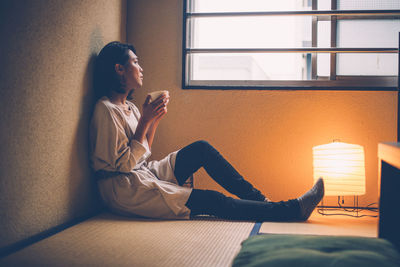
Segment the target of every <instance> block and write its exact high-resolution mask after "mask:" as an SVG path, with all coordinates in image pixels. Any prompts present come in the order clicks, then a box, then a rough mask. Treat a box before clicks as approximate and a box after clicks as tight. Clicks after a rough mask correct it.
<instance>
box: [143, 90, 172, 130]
mask: <svg viewBox="0 0 400 267" xmlns="http://www.w3.org/2000/svg"><path fill="white" fill-rule="evenodd" d="M168 102H169V95H168V94H167V93H164V94H163V95H161V96H160V97H159V98H157V99H156V100H154V101H153V102H151V103H150V95H148V96H147V97H146V100H145V101H144V104H143V114H142V120H144V122H146V123H151V122H152V121H153V120H155V119H156V118H158V117H159V116H160V115H161V114H163V113H165V112H166V111H167V105H168Z"/></svg>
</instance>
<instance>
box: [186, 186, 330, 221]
mask: <svg viewBox="0 0 400 267" xmlns="http://www.w3.org/2000/svg"><path fill="white" fill-rule="evenodd" d="M323 196H324V183H323V180H322V179H320V180H318V181H317V182H316V183H315V185H314V186H313V187H312V188H311V189H310V190H309V191H308V192H307V193H305V194H304V195H302V196H301V197H299V198H297V199H292V200H289V201H281V202H264V201H253V200H243V199H234V198H231V197H227V196H225V195H223V194H221V193H219V192H217V191H212V190H198V189H193V191H192V193H191V194H190V197H189V199H188V201H187V203H186V206H187V207H188V208H189V209H190V211H191V215H192V216H195V215H200V214H206V215H214V216H217V217H220V218H223V219H228V220H250V221H305V220H307V219H308V218H309V217H310V215H311V213H312V212H313V210H314V209H315V207H316V206H317V204H318V203H319V202H320V201H321V199H322V197H323Z"/></svg>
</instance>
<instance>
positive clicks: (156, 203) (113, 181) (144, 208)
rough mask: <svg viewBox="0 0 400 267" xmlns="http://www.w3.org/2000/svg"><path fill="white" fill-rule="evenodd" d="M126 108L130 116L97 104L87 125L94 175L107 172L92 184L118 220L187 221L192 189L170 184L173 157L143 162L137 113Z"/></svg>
mask: <svg viewBox="0 0 400 267" xmlns="http://www.w3.org/2000/svg"><path fill="white" fill-rule="evenodd" d="M127 103H128V105H129V107H130V110H123V109H122V108H120V107H119V106H117V105H115V104H113V103H111V102H110V100H109V99H108V98H107V97H103V98H101V99H100V100H99V101H98V102H97V104H96V107H95V110H94V114H93V117H92V121H91V124H90V148H91V164H92V168H93V169H94V170H95V171H97V173H102V172H104V171H107V172H111V175H109V174H110V173H108V175H107V178H100V179H98V182H97V185H98V188H99V191H100V195H101V197H102V199H103V201H104V204H105V205H106V206H107V207H108V208H109V209H111V210H112V211H114V212H116V213H119V214H122V215H139V216H145V217H151V218H165V219H188V218H189V216H190V210H189V209H188V208H187V207H186V206H185V203H186V202H187V200H188V198H189V195H190V193H191V192H192V189H191V188H187V187H182V186H179V185H178V182H177V180H176V178H175V175H174V168H175V158H176V154H177V153H178V151H175V152H172V153H170V154H169V155H168V156H166V157H165V158H164V159H162V160H160V161H149V162H148V161H147V159H148V158H149V157H150V155H151V152H150V149H149V146H148V143H147V140H145V142H144V143H143V144H141V143H140V142H138V141H136V140H134V139H133V136H134V133H135V131H136V127H137V124H138V121H139V118H140V112H139V110H138V109H137V107H136V106H135V105H134V104H133V103H131V102H129V101H127ZM114 173H115V174H114Z"/></svg>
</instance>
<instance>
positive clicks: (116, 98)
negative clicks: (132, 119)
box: [110, 92, 128, 105]
mask: <svg viewBox="0 0 400 267" xmlns="http://www.w3.org/2000/svg"><path fill="white" fill-rule="evenodd" d="M127 97H128V93H126V94H118V93H116V92H111V95H110V101H111V102H112V103H114V104H117V105H125V104H126V99H127Z"/></svg>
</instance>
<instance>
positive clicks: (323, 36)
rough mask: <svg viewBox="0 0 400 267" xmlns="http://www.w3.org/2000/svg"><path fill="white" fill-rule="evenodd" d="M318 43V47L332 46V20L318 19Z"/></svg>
mask: <svg viewBox="0 0 400 267" xmlns="http://www.w3.org/2000/svg"><path fill="white" fill-rule="evenodd" d="M317 44H318V47H324V48H325V47H331V22H330V21H318V33H317Z"/></svg>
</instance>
